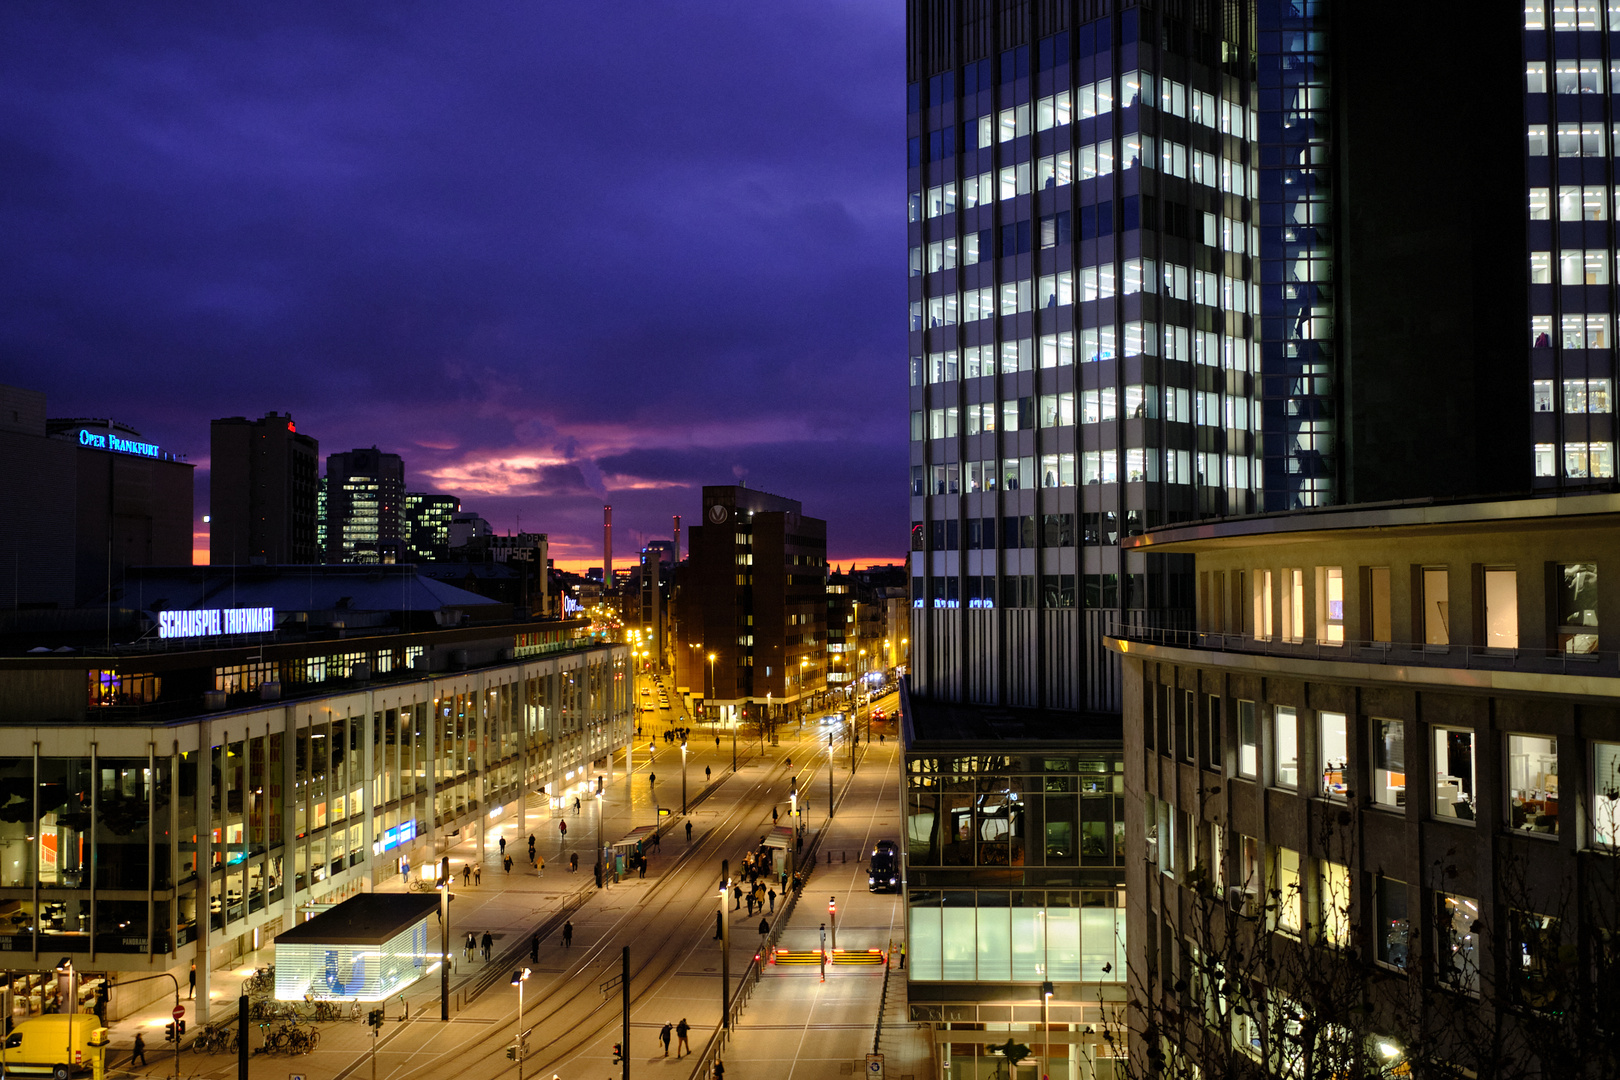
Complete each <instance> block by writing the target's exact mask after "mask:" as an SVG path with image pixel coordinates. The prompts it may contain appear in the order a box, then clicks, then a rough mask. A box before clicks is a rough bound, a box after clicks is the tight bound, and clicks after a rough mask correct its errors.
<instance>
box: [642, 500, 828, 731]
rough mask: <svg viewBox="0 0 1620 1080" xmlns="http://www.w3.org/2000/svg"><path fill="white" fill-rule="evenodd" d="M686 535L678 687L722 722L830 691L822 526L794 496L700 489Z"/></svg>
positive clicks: (789, 705) (779, 712)
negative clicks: (696, 520) (694, 522)
mask: <svg viewBox="0 0 1620 1080" xmlns="http://www.w3.org/2000/svg"><path fill="white" fill-rule="evenodd" d="M688 535H689V536H690V541H689V542H690V545H691V546H690V550H691V556H690V557H689V558H688V559H687V560H686V561H685V562H683V563H682V564H681V567H680V571H679V575H678V577H679V587H678V597H677V599H676V602H675V606H676V619H677V627H678V629H677V634H678V637H677V639H676V641H675V645H674V654H675V683H676V687H677V689H679V690H680V691H681V692H682V693H683V694H687V695H689V696H690V697H691V698H693V699H701V700H702V702H703V709H702V714H703V715H704V716H706V717H707V718H709V719H716V720H721V721H731V720H736V719H739V718H742V717H747V718H748V719H757V718H759V717H762V716H764V715H765V714H766V712H767V710H769V712H770V714H771V715H772V716H779V715H782V712H783V710H784V709H787V710H795V709H798V708H800V707H803V705H804V703H805V702H806V701H807V699H809V698H810V697H811V696H812V695H814V694H816V693H818V692H820V691H821V690H823V689H824V688H825V687H826V678H827V672H826V653H825V643H826V638H827V596H826V584H827V523H826V522H825V521H823V520H821V519H820V518H813V517H809V516H808V515H806V514H805V513H804V511H803V507H802V506H801V505H800V504H799V503H798V502H797V501H795V500H793V499H785V498H782V497H781V496H777V495H769V494H766V493H765V492H763V491H755V490H753V489H751V488H745V487H738V486H719V487H708V486H706V487H704V489H703V524H702V525H698V526H695V527H693V528H692V529H691V530H690V531H689V533H688Z"/></svg>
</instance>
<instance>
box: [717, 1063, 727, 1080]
mask: <svg viewBox="0 0 1620 1080" xmlns="http://www.w3.org/2000/svg"><path fill="white" fill-rule="evenodd" d="M714 1080H726V1063H725V1062H723V1061H721V1060H720V1059H719V1058H715V1059H714Z"/></svg>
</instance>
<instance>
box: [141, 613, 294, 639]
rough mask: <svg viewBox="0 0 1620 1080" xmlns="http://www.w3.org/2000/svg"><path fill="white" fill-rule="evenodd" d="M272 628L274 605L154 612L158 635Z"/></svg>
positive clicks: (212, 634)
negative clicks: (269, 606) (272, 606)
mask: <svg viewBox="0 0 1620 1080" xmlns="http://www.w3.org/2000/svg"><path fill="white" fill-rule="evenodd" d="M275 628H276V609H275V608H268V607H262V608H198V609H195V610H192V611H160V612H158V637H160V638H188V637H218V636H219V635H221V634H268V633H270V632H271V631H272V630H274V629H275Z"/></svg>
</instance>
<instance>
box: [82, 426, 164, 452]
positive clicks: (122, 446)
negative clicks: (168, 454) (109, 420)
mask: <svg viewBox="0 0 1620 1080" xmlns="http://www.w3.org/2000/svg"><path fill="white" fill-rule="evenodd" d="M79 445H80V446H93V447H96V448H97V449H99V450H115V451H117V452H118V453H120V454H135V455H136V456H138V457H149V458H155V457H158V456H159V451H158V444H157V443H152V442H136V441H135V440H134V439H120V438H119V437H118V436H117V435H114V434H113V433H112V432H110V431H109V432H107V434H105V435H97V434H96V433H95V432H94V431H91V430H90V429H89V428H80V429H79Z"/></svg>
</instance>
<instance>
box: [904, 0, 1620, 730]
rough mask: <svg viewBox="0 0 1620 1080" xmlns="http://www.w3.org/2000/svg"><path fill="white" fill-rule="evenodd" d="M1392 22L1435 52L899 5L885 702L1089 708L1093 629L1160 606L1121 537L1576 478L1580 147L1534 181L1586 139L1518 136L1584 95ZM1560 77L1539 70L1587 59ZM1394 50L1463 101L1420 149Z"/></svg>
mask: <svg viewBox="0 0 1620 1080" xmlns="http://www.w3.org/2000/svg"><path fill="white" fill-rule="evenodd" d="M1588 7H1590V8H1591V11H1597V7H1596V6H1595V5H1592V4H1590V3H1589V2H1588V3H1584V4H1583V3H1577V4H1574V5H1573V6H1570V7H1569V9H1568V11H1564V10H1563V9H1562V8H1561V9H1560V10H1559V11H1557V12H1551V13H1549V14H1546V15H1541V14H1537V12H1540V11H1541V10H1542V9H1541V7H1540V5H1539V3H1538V2H1532V4H1531V7H1530V9H1527V10H1529V11H1530V12H1531V13H1530V15H1529V16H1527V18H1528V19H1529V20H1530V21H1531V22H1532V23H1535V24H1536V25H1537V26H1538V27H1539V26H1543V25H1548V20H1551V21H1552V22H1553V23H1558V22H1560V21H1565V22H1567V21H1569V20H1574V21H1576V22H1579V21H1580V19H1582V18H1585V19H1587V21H1591V19H1592V18H1595V16H1592V15H1590V13H1588V14H1587V15H1585V16H1580V15H1576V14H1571V13H1572V12H1576V11H1585V10H1586V9H1587V8H1588ZM1400 10H1401V12H1402V18H1406V17H1408V16H1410V18H1411V19H1412V20H1415V22H1413V23H1412V24H1411V25H1413V26H1414V27H1426V28H1427V29H1428V30H1429V31H1431V32H1432V33H1424V32H1418V31H1417V30H1416V29H1414V32H1413V33H1411V34H1403V35H1400V36H1401V40H1400V41H1398V42H1392V41H1390V40H1388V38H1389V34H1388V32H1387V29H1388V12H1387V11H1386V10H1385V8H1384V7H1383V6H1381V5H1377V4H1358V5H1343V6H1335V7H1333V8H1332V9H1331V17H1330V15H1329V8H1328V7H1327V6H1326V5H1319V4H1313V3H1296V2H1292V0H1234V2H1230V3H1215V2H1213V0H1194V2H1192V3H1188V4H1180V5H1172V6H1160V5H1153V6H1145V5H1144V6H1139V7H1122V8H1119V9H1118V10H1112V11H1111V10H1110V5H1093V4H1084V3H1075V2H1071V0H1033V2H1013V0H975V2H971V3H963V4H956V3H946V2H944V0H932V2H926V0H925V2H919V3H917V4H914V5H913V6H912V8H911V17H910V35H909V47H908V64H909V71H908V81H909V83H910V88H909V94H910V99H909V102H908V110H909V111H908V133H907V134H908V140H909V142H908V153H909V169H908V173H907V176H908V190H909V193H910V194H909V200H908V212H909V225H908V229H909V237H910V239H909V244H910V275H911V276H910V296H909V304H910V311H909V318H910V328H911V332H910V346H911V347H910V353H911V362H910V383H911V390H910V394H911V404H910V408H911V439H912V442H911V508H912V514H911V522H912V534H911V540H912V543H911V548H912V571H911V579H912V589H913V595H912V599H913V603H914V605H916V606H917V607H918V608H920V609H921V610H918V611H916V613H915V622H916V625H915V628H914V629H915V631H916V632H915V633H914V634H913V635H912V636H913V644H914V646H915V649H916V652H915V654H914V657H913V680H914V685H913V688H914V690H915V691H916V692H917V693H919V694H922V695H927V696H938V697H943V698H948V699H951V700H960V701H967V702H978V703H984V704H997V705H1010V706H1032V707H1044V708H1059V709H1069V710H1082V711H1083V710H1097V711H1108V712H1112V711H1116V710H1117V709H1118V708H1119V705H1120V703H1119V699H1118V675H1117V669H1116V667H1115V665H1114V664H1113V663H1112V662H1110V661H1109V660H1108V659H1107V658H1106V657H1105V656H1104V655H1103V650H1101V648H1100V644H1099V643H1100V641H1101V636H1102V633H1103V632H1104V631H1105V630H1106V628H1107V627H1108V626H1111V625H1113V624H1115V623H1116V622H1118V621H1121V620H1123V621H1126V622H1139V621H1142V619H1144V618H1145V617H1147V615H1146V613H1147V612H1152V613H1153V614H1152V616H1151V618H1152V621H1155V622H1161V621H1164V620H1165V619H1166V618H1173V619H1175V618H1179V619H1185V618H1186V612H1187V611H1188V610H1189V609H1190V607H1191V604H1192V596H1191V593H1190V591H1189V587H1188V582H1189V580H1190V579H1189V578H1188V576H1187V569H1186V563H1185V561H1184V560H1182V559H1179V558H1177V557H1165V556H1156V555H1146V554H1143V553H1142V552H1140V551H1138V550H1131V551H1128V552H1125V553H1122V551H1121V548H1120V544H1119V541H1120V539H1121V537H1129V536H1133V535H1137V534H1140V533H1142V532H1144V531H1145V530H1148V529H1153V528H1157V527H1160V526H1164V525H1169V524H1177V523H1182V522H1186V521H1190V520H1195V519H1205V518H1211V517H1220V516H1230V515H1236V514H1243V513H1249V512H1253V511H1257V510H1261V509H1273V510H1277V509H1284V510H1285V509H1301V508H1309V507H1315V506H1325V505H1333V504H1336V503H1346V502H1369V501H1377V500H1387V499H1404V498H1421V497H1428V496H1478V495H1484V494H1493V493H1500V492H1504V491H1515V490H1527V489H1528V488H1529V487H1530V486H1531V482H1532V477H1531V464H1532V461H1534V463H1535V471H1536V472H1537V473H1538V474H1544V475H1538V476H1537V477H1536V479H1535V483H1536V484H1537V485H1542V486H1548V487H1557V486H1570V485H1588V484H1591V483H1593V482H1602V483H1607V482H1608V475H1607V474H1608V473H1610V472H1612V466H1611V465H1610V464H1609V462H1610V460H1611V457H1612V454H1611V452H1610V450H1609V449H1608V447H1609V445H1610V442H1609V440H1611V438H1612V434H1611V432H1610V427H1609V417H1608V414H1607V412H1606V410H1607V409H1608V408H1609V407H1610V406H1609V400H1610V389H1609V387H1610V383H1611V379H1610V374H1609V368H1608V366H1607V365H1609V364H1610V354H1609V352H1608V351H1607V350H1608V346H1609V344H1610V342H1609V338H1608V336H1607V335H1608V334H1609V333H1610V330H1608V329H1606V327H1607V326H1608V321H1609V320H1610V319H1611V316H1610V315H1609V314H1608V313H1607V312H1608V311H1609V305H1610V300H1609V298H1608V292H1609V285H1608V280H1609V271H1608V269H1606V267H1608V266H1609V265H1610V263H1612V262H1614V248H1613V244H1612V243H1611V241H1609V240H1607V239H1605V238H1604V237H1606V236H1607V233H1606V232H1605V230H1606V229H1607V228H1608V226H1607V225H1606V224H1605V222H1606V221H1607V215H1608V213H1609V211H1608V209H1606V208H1607V207H1608V206H1609V203H1607V202H1604V201H1603V199H1611V200H1612V199H1613V196H1612V194H1604V195H1603V197H1602V198H1598V197H1597V194H1596V188H1594V194H1593V195H1592V196H1590V197H1588V196H1587V194H1585V190H1586V185H1587V184H1588V183H1589V182H1592V183H1595V182H1596V181H1595V180H1593V179H1592V178H1593V177H1594V176H1595V172H1594V170H1596V171H1597V172H1601V171H1603V170H1604V169H1605V168H1607V167H1608V166H1607V165H1605V164H1603V161H1606V160H1607V159H1606V158H1604V159H1602V160H1600V161H1585V160H1565V159H1579V158H1581V156H1582V155H1586V154H1587V153H1588V145H1589V144H1590V147H1591V148H1592V149H1591V154H1590V155H1589V156H1597V157H1601V154H1599V152H1598V151H1599V150H1601V148H1602V146H1605V145H1606V141H1605V140H1606V139H1607V136H1606V135H1604V134H1603V133H1602V132H1600V131H1597V128H1598V127H1601V123H1600V122H1593V123H1594V124H1595V125H1596V126H1594V127H1593V131H1594V134H1592V135H1591V137H1590V138H1586V136H1583V135H1581V134H1580V131H1581V130H1582V128H1581V125H1582V124H1583V123H1586V121H1583V120H1581V119H1579V118H1578V117H1573V116H1572V117H1571V118H1568V122H1566V123H1565V124H1564V126H1563V127H1562V128H1556V130H1554V129H1552V128H1547V127H1546V125H1545V124H1542V125H1540V126H1539V127H1538V126H1537V122H1536V120H1535V118H1536V117H1537V116H1541V117H1542V119H1546V116H1547V115H1548V113H1547V110H1548V108H1549V104H1548V103H1549V102H1551V101H1556V102H1558V103H1559V104H1558V108H1559V109H1560V110H1562V111H1560V112H1559V116H1560V117H1562V116H1563V114H1564V113H1565V112H1570V113H1573V112H1574V111H1579V108H1588V109H1590V108H1593V107H1596V103H1598V102H1599V101H1600V100H1606V99H1601V97H1600V96H1599V97H1592V98H1591V99H1590V102H1589V104H1587V105H1582V101H1583V99H1582V98H1581V97H1580V93H1582V92H1589V90H1590V88H1598V87H1601V84H1602V80H1597V81H1593V80H1596V79H1597V77H1596V76H1595V75H1590V74H1589V75H1588V76H1578V75H1570V74H1569V73H1568V72H1566V77H1565V79H1564V82H1562V83H1560V82H1558V79H1557V70H1553V71H1552V72H1550V73H1549V75H1548V78H1549V79H1550V80H1551V81H1550V82H1547V83H1545V84H1543V83H1539V82H1537V81H1536V80H1537V74H1536V73H1537V72H1538V71H1539V70H1540V68H1538V67H1537V64H1538V63H1541V66H1542V67H1545V63H1542V62H1541V61H1539V60H1534V59H1533V61H1532V63H1531V65H1530V80H1531V82H1530V93H1529V94H1528V97H1526V96H1525V94H1524V93H1523V92H1522V91H1521V82H1520V80H1522V79H1523V78H1524V75H1523V74H1522V72H1521V68H1523V64H1522V63H1521V62H1520V44H1521V42H1520V38H1521V32H1520V30H1519V28H1518V20H1519V15H1518V14H1517V13H1516V12H1513V13H1509V12H1506V11H1504V12H1500V13H1495V14H1494V15H1493V17H1491V18H1480V19H1466V20H1461V21H1460V24H1459V25H1454V23H1458V20H1454V19H1453V18H1452V17H1451V15H1450V13H1449V12H1448V11H1447V10H1445V9H1442V8H1435V7H1432V6H1431V7H1429V8H1422V9H1420V10H1415V11H1408V10H1407V9H1406V8H1402V9H1400ZM1568 29H1570V30H1571V32H1570V33H1567V34H1560V33H1559V32H1558V30H1557V29H1553V30H1551V31H1548V30H1543V29H1532V30H1529V31H1524V34H1525V35H1528V36H1526V37H1524V41H1525V42H1526V43H1527V44H1526V48H1528V49H1530V52H1529V54H1528V55H1530V56H1532V57H1533V58H1535V57H1541V56H1542V55H1543V53H1545V52H1546V51H1547V49H1548V48H1554V49H1555V51H1556V50H1562V49H1566V47H1567V49H1568V50H1575V51H1579V50H1580V49H1581V48H1582V47H1583V46H1580V45H1578V43H1577V38H1578V37H1579V30H1578V28H1574V27H1569V28H1568ZM1566 38H1567V40H1565V39H1566ZM1594 40H1596V38H1594ZM1603 47H1604V48H1607V47H1608V44H1607V40H1606V39H1605V41H1604V44H1603ZM1560 55H1562V54H1561V53H1560ZM1581 55H1582V56H1584V55H1585V54H1584V53H1582V54H1581ZM1571 57H1572V58H1571V59H1567V60H1563V61H1560V60H1558V59H1556V58H1554V59H1553V60H1550V61H1546V63H1551V64H1553V67H1554V69H1557V65H1558V64H1559V63H1563V64H1564V65H1565V67H1566V68H1568V69H1569V71H1570V72H1573V71H1575V70H1576V67H1579V66H1580V65H1581V64H1583V63H1586V65H1587V67H1590V68H1591V70H1592V71H1594V72H1595V71H1597V70H1598V68H1600V67H1603V63H1601V62H1598V61H1592V62H1590V63H1588V62H1586V61H1582V60H1579V59H1574V58H1573V57H1574V53H1573V52H1572V53H1571ZM1397 62H1399V63H1415V64H1421V65H1422V66H1423V67H1424V69H1425V70H1433V71H1439V72H1441V73H1442V76H1443V77H1444V78H1445V79H1446V80H1448V81H1449V82H1454V83H1456V84H1458V85H1461V84H1466V85H1468V86H1469V94H1470V100H1471V101H1473V102H1475V103H1476V105H1477V106H1478V108H1477V115H1476V116H1475V117H1474V119H1473V120H1472V121H1471V122H1470V123H1469V124H1467V125H1465V126H1464V128H1463V129H1462V130H1459V131H1458V132H1457V133H1456V135H1455V137H1454V138H1448V139H1443V140H1441V139H1435V138H1434V137H1433V129H1432V125H1431V124H1430V118H1429V117H1427V116H1426V115H1424V113H1423V111H1422V110H1418V109H1413V108H1411V107H1410V100H1409V94H1408V92H1407V90H1406V89H1404V88H1402V87H1400V86H1399V85H1398V83H1397V82H1395V81H1392V80H1389V79H1388V78H1387V76H1386V73H1387V70H1388V67H1389V65H1390V64H1392V63H1397ZM1572 64H1573V65H1576V67H1570V65H1572ZM1558 70H1561V69H1558ZM1603 70H1604V71H1607V68H1603ZM1330 73H1331V78H1330ZM1581 78H1585V79H1586V82H1585V83H1582V82H1581ZM1549 87H1550V88H1551V89H1553V90H1562V91H1563V94H1564V95H1565V96H1560V95H1558V94H1553V95H1551V96H1549V95H1548V94H1547V93H1546V92H1545V91H1546V90H1547V89H1548V88H1549ZM1522 101H1527V102H1528V105H1527V106H1525V107H1527V108H1529V109H1530V111H1531V116H1532V123H1531V131H1530V139H1529V142H1528V143H1526V142H1525V136H1524V132H1523V131H1522V130H1521V129H1522V128H1523V126H1524V125H1523V124H1522V122H1521V121H1520V119H1519V116H1520V114H1521V112H1522V111H1523V110H1522V109H1521V102H1522ZM1537 110H1539V112H1538V111H1537ZM1571 125H1573V126H1571ZM1589 126H1591V125H1589ZM1554 136H1557V137H1561V138H1563V142H1561V143H1556V147H1555V142H1554V141H1549V140H1554ZM1599 136H1602V138H1599ZM1583 139H1584V140H1585V141H1583ZM1594 140H1595V141H1594ZM1391 147H1398V148H1399V151H1398V152H1390V148H1391ZM1552 147H1555V148H1556V150H1557V153H1558V154H1559V155H1561V159H1560V161H1559V162H1558V176H1557V177H1556V178H1553V179H1549V177H1550V176H1552V173H1551V172H1550V171H1549V168H1550V164H1549V163H1550V161H1551V156H1550V151H1549V148H1552ZM1526 153H1529V154H1530V155H1531V156H1530V158H1529V159H1528V160H1529V165H1528V169H1529V174H1530V177H1531V181H1530V182H1531V189H1530V191H1529V193H1528V195H1527V193H1526V190H1525V187H1524V181H1523V179H1522V174H1523V170H1522V169H1521V168H1520V165H1519V162H1520V161H1521V160H1522V159H1523V155H1524V154H1526ZM1538 155H1539V156H1538ZM1583 170H1584V171H1583ZM1576 173H1581V176H1576ZM1459 175H1465V176H1466V177H1467V180H1466V181H1459V180H1458V176H1459ZM1583 176H1584V177H1586V179H1582V177H1583ZM1538 177H1539V179H1538ZM1572 178H1573V179H1572ZM1555 188H1556V189H1557V190H1556V191H1555V190H1554V189H1555ZM1603 190H1604V192H1608V189H1607V188H1604V189H1603ZM1429 191H1444V192H1445V193H1446V196H1445V199H1446V206H1447V212H1446V213H1436V212H1435V211H1434V208H1433V206H1432V205H1430V204H1429V203H1428V202H1425V201H1424V199H1423V198H1420V197H1417V196H1416V195H1415V193H1416V192H1429ZM1572 192H1573V193H1574V194H1571V193H1572ZM1555 195H1556V196H1557V198H1554V196H1555ZM1559 199H1562V200H1563V201H1562V202H1559V201H1558V200H1559ZM1554 204H1556V205H1554ZM1527 207H1528V211H1527V210H1526V208H1527ZM1582 207H1584V209H1579V208H1582ZM1578 209H1579V213H1577V210H1578ZM1527 213H1528V216H1529V220H1528V221H1527V222H1526V223H1525V224H1526V225H1528V227H1529V235H1530V240H1529V242H1528V244H1527V242H1526V240H1525V238H1524V237H1525V232H1524V229H1523V228H1522V227H1521V225H1520V222H1521V221H1522V220H1524V219H1525V217H1526V214H1527ZM1600 213H1601V214H1603V215H1604V216H1603V217H1602V218H1598V217H1596V216H1595V215H1598V214H1600ZM1580 214H1585V215H1586V217H1585V218H1582V217H1580V216H1579V215H1580ZM1554 219H1556V220H1558V221H1559V222H1560V224H1559V225H1558V226H1557V228H1558V229H1559V230H1561V231H1560V232H1559V235H1558V237H1556V238H1555V237H1554V236H1553V232H1552V230H1553V229H1554V225H1553V224H1552V221H1553V220H1554ZM1577 234H1579V235H1577ZM1600 234H1601V235H1600ZM1555 241H1556V242H1555ZM1604 245H1608V246H1604ZM1588 249H1591V250H1593V251H1598V250H1601V251H1602V252H1604V253H1605V254H1603V255H1602V257H1601V258H1600V257H1598V256H1597V255H1588V254H1586V252H1587V251H1588ZM1440 252H1455V257H1449V256H1441V255H1438V254H1437V253H1440ZM1555 257H1556V258H1555ZM1437 258H1439V259H1442V260H1443V262H1444V266H1445V269H1444V270H1443V271H1442V272H1441V276H1442V277H1443V278H1444V280H1445V285H1444V286H1443V287H1441V286H1438V285H1437V284H1436V259H1437ZM1604 260H1608V261H1604ZM1554 261H1556V262H1557V263H1558V266H1557V267H1556V269H1557V271H1558V274H1559V275H1560V276H1559V278H1558V280H1559V281H1560V282H1566V284H1563V285H1559V286H1556V287H1555V286H1554V285H1552V284H1551V282H1552V280H1553V279H1552V277H1551V276H1550V275H1551V274H1552V272H1553V270H1554V269H1555V268H1554V267H1553V265H1552V264H1553V262H1554ZM1587 263H1591V265H1592V267H1593V269H1591V270H1590V271H1588V270H1586V269H1585V268H1586V265H1587ZM1527 266H1528V267H1529V271H1528V273H1529V274H1530V280H1529V281H1527V280H1526V273H1527V271H1526V267H1527ZM1577 266H1579V268H1580V271H1579V275H1577V273H1576V268H1577ZM1532 302H1533V303H1534V305H1535V307H1536V313H1535V314H1534V315H1532V314H1530V305H1531V303H1532ZM1555 302H1556V303H1555ZM1566 312H1567V314H1566ZM1554 322H1556V323H1557V325H1556V326H1554V325H1553V323H1554ZM1589 327H1590V330H1588V328H1589ZM1526 328H1528V329H1529V331H1530V339H1529V340H1530V349H1529V353H1530V355H1529V356H1528V357H1527V355H1526V349H1525V347H1524V345H1523V342H1524V341H1525V337H1524V335H1525V332H1526ZM1555 339H1556V344H1557V346H1558V347H1557V348H1554V347H1553V346H1554V341H1555ZM1530 368H1533V369H1534V377H1533V379H1532V372H1531V371H1530V370H1527V369H1530ZM1532 382H1533V385H1534V393H1535V405H1534V408H1535V409H1536V410H1538V411H1537V412H1536V414H1535V422H1536V425H1537V426H1536V433H1535V434H1534V436H1533V437H1532V433H1531V430H1530V420H1531V416H1532V414H1531V407H1532V405H1531V393H1530V391H1531V384H1532ZM1577 414H1578V415H1577ZM1555 429H1556V430H1555ZM1555 465H1556V468H1555V467H1554V466H1555Z"/></svg>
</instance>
